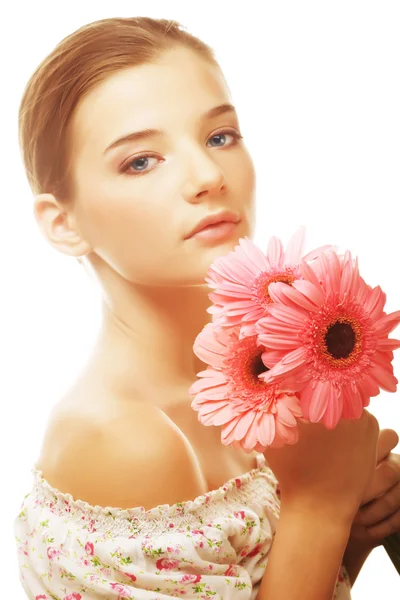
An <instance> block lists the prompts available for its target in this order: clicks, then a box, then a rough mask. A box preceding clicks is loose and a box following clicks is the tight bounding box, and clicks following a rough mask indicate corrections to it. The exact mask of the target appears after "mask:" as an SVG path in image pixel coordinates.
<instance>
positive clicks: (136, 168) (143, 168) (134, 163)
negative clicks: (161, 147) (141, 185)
mask: <svg viewBox="0 0 400 600" xmlns="http://www.w3.org/2000/svg"><path fill="white" fill-rule="evenodd" d="M150 158H154V159H155V160H159V159H158V158H157V157H156V156H154V155H153V154H142V155H141V156H136V157H135V158H132V159H131V160H130V161H129V162H128V163H126V165H125V166H124V167H123V168H122V172H123V173H125V172H127V171H128V169H130V168H131V167H132V169H133V173H132V171H131V172H130V175H141V174H142V173H148V171H149V170H151V169H147V167H148V165H149V159H150Z"/></svg>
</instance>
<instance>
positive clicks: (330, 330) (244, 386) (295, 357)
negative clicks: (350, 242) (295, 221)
mask: <svg viewBox="0 0 400 600" xmlns="http://www.w3.org/2000/svg"><path fill="white" fill-rule="evenodd" d="M304 236H305V230H304V228H301V229H300V230H299V231H298V232H297V233H296V234H295V235H294V236H293V238H292V239H291V241H290V242H289V244H288V246H287V249H286V251H284V248H283V245H282V242H281V241H280V240H279V239H277V238H276V237H273V238H271V239H270V241H269V245H268V250H267V253H266V254H264V253H263V252H262V251H261V250H260V249H259V248H258V247H257V246H255V245H254V244H253V242H251V241H250V240H249V239H248V238H242V239H240V240H239V244H238V245H237V246H236V247H235V249H234V250H233V251H232V252H230V253H229V254H227V255H226V256H222V257H219V258H217V259H216V260H215V261H214V262H213V264H212V265H211V266H210V268H209V271H208V274H207V278H206V282H207V283H208V285H209V286H210V288H211V289H212V290H213V291H212V292H211V293H210V294H209V298H210V300H211V301H212V303H213V304H212V305H211V306H210V308H209V309H208V312H209V313H210V314H211V315H212V322H210V323H208V324H207V325H206V326H205V327H204V329H203V331H202V332H201V333H200V334H199V335H198V336H197V338H196V341H195V343H194V347H193V349H194V352H195V354H196V355H197V356H198V357H199V358H200V360H202V361H203V362H204V363H206V364H207V365H208V366H207V368H206V369H205V370H204V371H201V372H200V373H198V377H199V379H198V380H197V381H196V382H195V383H194V384H193V385H192V386H191V388H190V394H191V395H193V396H194V399H193V402H192V408H193V409H194V410H196V411H198V417H199V420H200V422H201V423H203V424H204V425H214V426H220V427H221V441H222V443H223V444H225V445H232V446H233V447H236V448H239V447H240V448H241V449H242V450H244V451H245V452H247V453H250V452H252V451H253V450H256V451H259V452H261V451H263V450H265V449H266V448H267V447H273V448H280V447H282V446H283V445H285V444H295V443H296V442H297V440H298V438H299V431H298V427H297V423H298V420H299V419H302V420H307V421H309V422H313V423H316V422H322V423H323V424H324V425H325V426H326V427H327V428H328V429H333V428H334V427H336V425H337V423H338V422H339V419H342V418H344V419H358V418H360V417H361V414H362V411H363V409H364V408H365V407H366V406H368V405H369V402H370V398H371V397H374V396H377V395H378V394H379V393H380V390H381V389H382V390H385V391H388V392H395V391H396V389H397V384H398V380H397V379H396V377H395V376H394V373H393V366H392V360H393V351H394V350H395V349H397V348H400V340H396V339H389V337H388V336H389V334H390V333H391V332H392V331H393V330H394V329H395V328H396V327H397V325H398V324H399V323H400V311H397V312H394V313H391V314H387V313H385V312H384V306H385V303H386V295H385V294H384V292H383V291H382V289H381V288H380V287H379V286H377V287H374V288H372V287H371V286H369V285H368V284H367V283H366V282H365V281H364V279H363V278H362V277H361V275H360V273H359V268H358V260H357V259H353V258H352V255H351V253H350V252H349V251H346V252H345V253H344V254H339V253H338V251H337V249H336V248H335V247H332V246H323V247H321V248H318V249H316V250H314V251H313V252H310V253H308V254H307V255H305V256H303V246H304ZM385 541H387V544H386V543H385V544H384V546H385V548H386V550H387V552H388V554H389V556H390V558H391V560H392V561H393V563H394V565H395V567H396V569H397V570H398V572H399V573H400V535H399V534H393V535H391V536H389V537H388V538H386V540H385Z"/></svg>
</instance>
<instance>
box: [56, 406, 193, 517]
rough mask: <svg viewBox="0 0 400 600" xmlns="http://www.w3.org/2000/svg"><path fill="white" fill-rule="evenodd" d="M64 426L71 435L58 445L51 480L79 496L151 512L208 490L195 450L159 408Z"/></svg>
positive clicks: (135, 409)
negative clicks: (138, 507) (97, 421)
mask: <svg viewBox="0 0 400 600" xmlns="http://www.w3.org/2000/svg"><path fill="white" fill-rule="evenodd" d="M63 426H64V428H65V427H66V426H67V427H69V432H70V434H69V435H68V436H67V439H66V441H65V442H64V443H63V445H62V446H60V448H59V451H58V453H57V457H56V459H55V461H54V462H53V466H52V467H51V479H50V478H49V483H50V484H51V485H52V486H53V487H55V488H57V489H59V490H61V491H63V492H68V493H70V494H72V496H73V497H74V498H75V499H79V500H84V501H86V502H88V503H89V504H91V505H99V506H109V507H120V508H134V507H136V506H144V508H145V509H146V510H148V509H150V508H152V507H154V506H158V505H159V504H175V503H176V502H183V501H186V500H192V499H194V498H195V497H197V496H199V495H201V494H203V493H204V492H205V482H204V478H203V476H202V473H201V470H200V467H199V464H198V461H197V460H196V457H195V454H194V452H193V449H192V448H191V446H190V445H189V443H188V441H187V439H186V438H185V437H184V436H183V434H182V433H181V432H180V430H179V429H178V428H177V427H176V425H175V424H174V423H173V422H172V421H171V420H170V419H169V418H168V417H167V416H166V415H165V413H163V412H162V411H161V410H159V409H158V408H156V407H152V406H144V405H141V404H140V405H139V406H134V407H133V408H132V410H131V411H130V413H129V414H128V415H126V414H125V415H124V416H123V417H119V418H114V419H111V420H110V421H109V422H108V423H107V426H106V425H104V424H103V425H98V424H96V425H95V424H93V423H90V422H85V423H82V422H81V421H80V420H79V421H78V422H70V423H69V424H67V423H65V422H64V423H63ZM64 430H65V429H64ZM44 477H46V473H44Z"/></svg>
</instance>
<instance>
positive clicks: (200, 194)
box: [183, 151, 226, 203]
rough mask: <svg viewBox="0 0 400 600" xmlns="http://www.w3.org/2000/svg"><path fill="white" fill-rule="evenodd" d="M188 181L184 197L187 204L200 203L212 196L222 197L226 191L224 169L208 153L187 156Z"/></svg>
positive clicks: (184, 187)
mask: <svg viewBox="0 0 400 600" xmlns="http://www.w3.org/2000/svg"><path fill="white" fill-rule="evenodd" d="M186 161H187V163H186V164H187V168H186V180H185V184H184V186H183V196H184V198H185V200H186V201H187V202H191V203H198V202H201V201H202V200H203V199H204V198H205V197H207V196H210V195H220V194H221V193H223V192H224V191H225V186H226V181H225V175H224V172H223V170H222V168H221V167H220V166H219V165H218V163H217V162H216V160H215V159H214V158H213V157H211V156H210V154H209V153H208V152H207V151H206V152H204V151H203V152H202V151H200V152H193V153H191V154H190V156H188V154H186Z"/></svg>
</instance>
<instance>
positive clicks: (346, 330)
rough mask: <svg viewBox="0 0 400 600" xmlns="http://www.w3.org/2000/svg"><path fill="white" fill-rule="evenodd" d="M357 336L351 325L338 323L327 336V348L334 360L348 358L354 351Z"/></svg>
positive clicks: (332, 326) (331, 327) (329, 330)
mask: <svg viewBox="0 0 400 600" xmlns="http://www.w3.org/2000/svg"><path fill="white" fill-rule="evenodd" d="M355 343H356V334H355V332H354V330H353V328H352V326H351V325H350V323H343V322H340V321H337V322H336V323H334V324H333V325H331V326H330V327H328V331H327V332H326V334H325V345H326V348H327V350H328V352H329V354H331V356H333V357H334V358H347V357H348V356H349V355H350V354H351V353H352V352H353V350H354V346H355Z"/></svg>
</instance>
